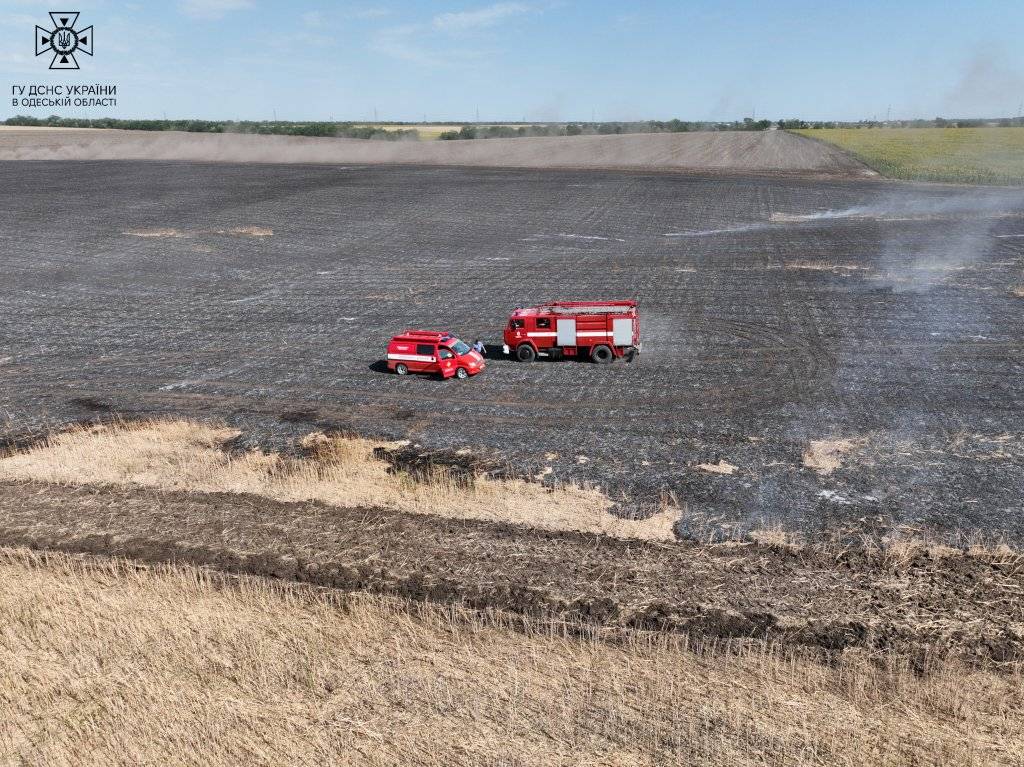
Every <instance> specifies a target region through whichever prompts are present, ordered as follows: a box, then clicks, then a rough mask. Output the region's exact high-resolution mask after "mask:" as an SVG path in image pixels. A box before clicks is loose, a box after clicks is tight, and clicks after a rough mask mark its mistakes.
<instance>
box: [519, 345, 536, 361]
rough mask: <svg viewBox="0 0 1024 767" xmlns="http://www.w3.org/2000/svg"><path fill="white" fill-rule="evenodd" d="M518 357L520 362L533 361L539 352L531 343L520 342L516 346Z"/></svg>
mask: <svg viewBox="0 0 1024 767" xmlns="http://www.w3.org/2000/svg"><path fill="white" fill-rule="evenodd" d="M516 359H517V360H519V361H520V362H533V361H534V360H535V359H537V352H535V351H534V350H533V347H532V346H530V345H529V344H519V346H517V347H516Z"/></svg>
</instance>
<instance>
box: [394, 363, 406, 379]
mask: <svg viewBox="0 0 1024 767" xmlns="http://www.w3.org/2000/svg"><path fill="white" fill-rule="evenodd" d="M395 372H396V373H398V375H400V376H404V375H408V374H409V368H408V367H407V366H405V365H403V364H402V363H401V362H399V363H398V364H397V365H395Z"/></svg>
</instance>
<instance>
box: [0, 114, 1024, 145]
mask: <svg viewBox="0 0 1024 767" xmlns="http://www.w3.org/2000/svg"><path fill="white" fill-rule="evenodd" d="M4 124H5V125H10V126H25V127H50V128H116V129H120V130H142V131H185V132H188V133H241V134H256V135H278V136H314V137H330V138H357V139H376V140H385V141H399V140H408V139H418V138H419V132H418V131H417V130H416V126H417V125H423V124H424V123H407V122H392V123H378V124H374V125H366V124H362V123H356V122H348V121H346V122H293V121H255V120H166V119H165V120H123V119H117V118H113V117H101V118H95V119H90V118H77V117H61V116H59V115H50V116H49V117H45V118H39V117H29V116H26V115H16V116H14V117H10V118H8V119H7V120H6V121H5V122H4ZM384 126H387V127H384ZM984 127H1024V118H1021V117H1003V118H993V119H977V118H970V119H962V118H958V119H952V118H944V117H936V118H934V119H931V120H886V121H880V120H858V121H855V122H849V121H838V120H829V121H808V120H801V119H799V118H791V119H781V120H774V121H773V120H754V119H753V118H750V117H746V118H744V119H742V120H733V121H728V122H724V121H723V122H713V121H689V120H679V119H673V120H639V121H610V122H568V123H537V124H521V125H516V124H498V125H492V124H481V123H465V124H463V125H462V126H461V127H460V128H459V129H458V130H449V131H444V132H443V133H441V134H440V136H439V137H438V138H440V139H441V140H443V141H455V140H469V139H488V138H518V137H529V136H581V135H601V136H604V135H617V134H627V133H686V132H690V131H766V130H771V129H773V128H776V129H779V130H808V129H828V128H984Z"/></svg>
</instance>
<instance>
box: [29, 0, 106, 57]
mask: <svg viewBox="0 0 1024 767" xmlns="http://www.w3.org/2000/svg"><path fill="white" fill-rule="evenodd" d="M50 20H51V21H52V22H53V28H52V29H50V30H46V29H43V28H42V27H40V26H38V25H37V26H36V56H42V55H43V54H44V53H52V54H53V60H52V61H51V62H50V69H78V60H77V59H76V58H75V54H76V53H84V54H85V55H87V56H92V26H91V25H90V26H88V27H86V28H85V29H79V30H76V29H75V26H76V25H77V24H78V11H50Z"/></svg>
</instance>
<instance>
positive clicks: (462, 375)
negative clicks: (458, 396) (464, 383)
mask: <svg viewBox="0 0 1024 767" xmlns="http://www.w3.org/2000/svg"><path fill="white" fill-rule="evenodd" d="M455 377H456V378H459V379H462V380H465V379H467V378H469V372H468V371H467V370H466V368H459V369H458V370H456V371H455Z"/></svg>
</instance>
